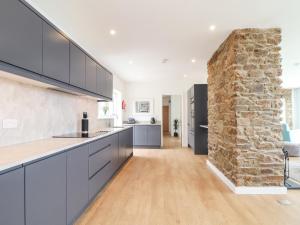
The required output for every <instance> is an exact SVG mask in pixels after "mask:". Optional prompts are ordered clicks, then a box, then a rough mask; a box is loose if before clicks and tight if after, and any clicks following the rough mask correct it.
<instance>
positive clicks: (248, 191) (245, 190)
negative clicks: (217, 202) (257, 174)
mask: <svg viewBox="0 0 300 225" xmlns="http://www.w3.org/2000/svg"><path fill="white" fill-rule="evenodd" d="M206 163H207V166H208V167H209V168H210V169H211V170H212V171H213V172H214V174H216V175H217V177H219V178H220V179H221V180H222V181H223V182H224V183H225V184H226V185H227V186H228V187H229V188H230V190H232V191H233V193H235V194H238V195H284V194H287V188H286V187H276V186H266V187H247V186H239V187H237V186H235V185H234V183H232V182H231V181H230V180H229V179H228V178H227V177H226V176H225V175H224V174H223V173H222V172H221V171H220V170H219V169H218V168H217V167H215V166H214V165H213V164H212V163H211V162H210V161H209V160H207V161H206Z"/></svg>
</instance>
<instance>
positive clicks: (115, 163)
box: [111, 133, 120, 172]
mask: <svg viewBox="0 0 300 225" xmlns="http://www.w3.org/2000/svg"><path fill="white" fill-rule="evenodd" d="M112 138H113V141H112V143H113V144H112V160H111V164H112V167H113V170H114V172H115V171H116V170H117V169H118V168H119V166H120V165H119V134H118V133H117V134H114V135H112Z"/></svg>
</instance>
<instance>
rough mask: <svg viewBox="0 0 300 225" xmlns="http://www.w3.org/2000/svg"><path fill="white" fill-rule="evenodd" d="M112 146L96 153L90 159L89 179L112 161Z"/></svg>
mask: <svg viewBox="0 0 300 225" xmlns="http://www.w3.org/2000/svg"><path fill="white" fill-rule="evenodd" d="M112 156H113V155H112V146H111V145H110V144H109V145H107V146H106V147H104V149H102V150H101V151H98V152H96V153H95V154H93V155H92V156H90V157H89V177H90V178H91V177H92V176H94V175H95V174H96V173H97V172H98V171H99V170H101V169H102V168H103V167H104V166H105V165H106V164H107V163H109V162H111V160H112Z"/></svg>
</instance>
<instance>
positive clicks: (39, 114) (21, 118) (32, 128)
mask: <svg viewBox="0 0 300 225" xmlns="http://www.w3.org/2000/svg"><path fill="white" fill-rule="evenodd" d="M1 73H2V72H0V146H6V145H12V144H18V143H24V142H29V141H33V140H38V139H44V138H49V137H52V136H53V135H60V134H66V133H72V132H77V131H80V130H81V118H82V112H88V115H89V127H90V130H97V129H100V128H103V127H106V125H107V121H105V120H99V119H97V115H98V110H97V107H98V105H97V101H96V99H91V98H87V97H83V96H77V95H73V94H69V93H63V92H59V91H56V90H52V89H48V88H45V87H39V86H36V85H32V84H30V83H27V82H25V83H24V82H20V81H16V80H12V79H7V78H6V77H2V76H1ZM3 119H16V120H17V121H18V127H17V128H13V129H3V126H2V122H3Z"/></svg>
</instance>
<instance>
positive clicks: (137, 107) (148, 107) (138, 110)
mask: <svg viewBox="0 0 300 225" xmlns="http://www.w3.org/2000/svg"><path fill="white" fill-rule="evenodd" d="M133 113H134V114H135V115H151V114H153V100H152V99H138V100H135V101H134V102H133Z"/></svg>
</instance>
